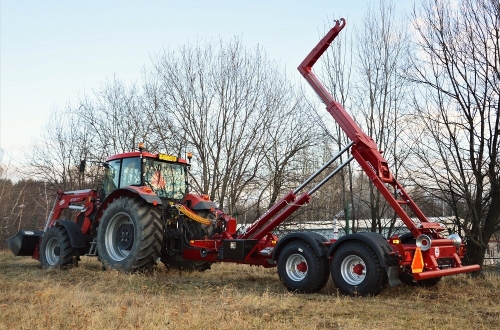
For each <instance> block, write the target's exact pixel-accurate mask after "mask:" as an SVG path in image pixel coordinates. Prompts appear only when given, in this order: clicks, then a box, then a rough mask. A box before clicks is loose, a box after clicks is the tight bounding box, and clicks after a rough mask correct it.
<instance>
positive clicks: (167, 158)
mask: <svg viewBox="0 0 500 330" xmlns="http://www.w3.org/2000/svg"><path fill="white" fill-rule="evenodd" d="M105 164H106V165H105V172H104V178H103V188H104V195H105V196H108V195H109V194H110V193H112V192H113V191H115V190H116V189H118V188H123V187H127V186H147V187H149V188H151V189H152V190H153V192H154V193H155V194H156V195H157V196H158V197H159V198H160V199H162V200H170V201H180V200H181V199H182V198H184V196H185V195H186V193H187V192H188V188H187V187H188V183H187V167H188V166H189V164H188V163H187V161H186V160H184V159H182V158H178V157H176V156H172V155H166V154H151V153H148V152H140V151H139V152H128V153H123V154H118V155H114V156H110V157H108V158H107V159H106V163H105Z"/></svg>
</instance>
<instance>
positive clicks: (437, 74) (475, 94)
mask: <svg viewBox="0 0 500 330" xmlns="http://www.w3.org/2000/svg"><path fill="white" fill-rule="evenodd" d="M413 19H414V27H415V30H416V33H417V41H418V46H419V47H418V53H417V54H418V55H419V56H418V58H417V59H416V61H415V63H414V67H413V72H412V76H411V77H412V79H413V81H415V82H417V83H419V84H420V86H421V88H422V89H421V94H420V95H419V97H417V98H416V101H415V104H416V108H417V110H418V112H417V114H418V115H419V116H420V118H421V119H422V120H421V127H422V129H425V130H424V134H422V137H423V138H424V141H425V142H426V143H425V144H424V145H423V146H422V148H421V149H420V150H418V152H417V155H419V156H421V157H420V158H419V159H420V165H421V166H420V171H419V178H418V179H420V183H421V185H422V187H423V188H425V189H426V191H429V192H431V193H433V194H434V195H436V196H439V197H441V198H444V199H445V200H446V202H447V203H448V204H449V206H450V207H451V209H452V210H453V213H454V215H455V217H456V223H457V224H458V225H459V226H460V227H461V229H462V230H463V231H464V232H465V234H466V237H467V260H468V262H470V263H478V264H482V263H483V259H484V253H485V249H486V247H487V243H488V241H489V239H490V237H491V236H492V235H493V234H494V233H495V231H498V230H499V229H500V208H499V207H498V205H500V165H499V162H500V157H499V150H500V3H499V2H498V1H496V0H474V1H472V0H462V1H459V3H458V5H457V4H456V2H451V1H440V0H434V1H424V2H423V4H422V6H421V7H420V8H419V9H415V10H414V12H413Z"/></svg>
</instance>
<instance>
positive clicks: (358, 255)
mask: <svg viewBox="0 0 500 330" xmlns="http://www.w3.org/2000/svg"><path fill="white" fill-rule="evenodd" d="M331 273H332V279H333V283H334V284H335V285H336V286H337V287H338V289H339V290H340V292H342V293H343V294H346V295H359V296H373V295H376V294H378V293H380V291H382V289H383V288H384V287H385V285H386V284H387V279H386V278H387V273H386V272H385V270H384V269H383V268H382V267H381V266H380V260H379V258H378V256H377V254H376V253H375V251H373V249H372V248H371V247H370V246H369V245H367V244H366V243H363V242H361V241H347V242H345V243H344V244H342V245H341V246H340V247H339V248H338V250H337V251H336V252H335V254H334V256H333V260H332V265H331Z"/></svg>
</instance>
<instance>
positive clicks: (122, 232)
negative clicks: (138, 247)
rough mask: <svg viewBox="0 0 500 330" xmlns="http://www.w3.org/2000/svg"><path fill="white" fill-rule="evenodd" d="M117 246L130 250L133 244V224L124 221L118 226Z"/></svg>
mask: <svg viewBox="0 0 500 330" xmlns="http://www.w3.org/2000/svg"><path fill="white" fill-rule="evenodd" d="M117 243H118V247H119V248H120V249H123V250H130V249H131V248H132V245H133V244H134V225H132V224H129V223H124V224H122V225H120V227H118V237H117Z"/></svg>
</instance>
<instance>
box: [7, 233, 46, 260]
mask: <svg viewBox="0 0 500 330" xmlns="http://www.w3.org/2000/svg"><path fill="white" fill-rule="evenodd" d="M42 236H43V231H42V230H20V231H18V232H17V234H15V235H14V236H12V237H11V238H9V239H7V243H8V244H9V249H10V250H11V251H12V253H14V255H15V256H32V255H33V253H34V252H35V247H36V245H37V244H38V242H39V241H40V238H41V237H42Z"/></svg>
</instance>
